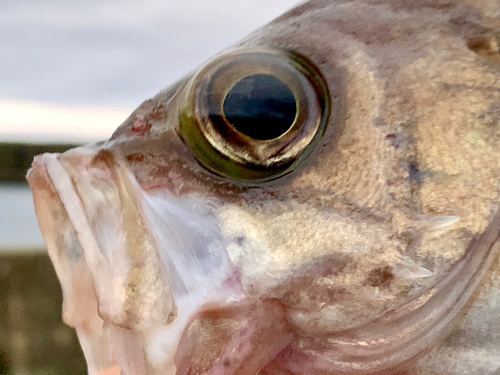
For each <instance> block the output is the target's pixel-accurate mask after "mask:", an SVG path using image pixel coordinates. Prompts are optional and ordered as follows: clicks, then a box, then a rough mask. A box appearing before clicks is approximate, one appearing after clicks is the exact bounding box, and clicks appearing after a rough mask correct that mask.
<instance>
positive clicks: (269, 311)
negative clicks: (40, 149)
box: [28, 146, 293, 375]
mask: <svg viewBox="0 0 500 375" xmlns="http://www.w3.org/2000/svg"><path fill="white" fill-rule="evenodd" d="M117 160H118V159H117V158H116V157H115V156H114V155H113V154H112V153H111V152H109V151H106V150H102V149H101V150H98V149H96V148H95V147H94V146H87V147H83V148H78V149H75V150H71V151H68V152H67V153H65V154H63V155H58V154H44V155H41V156H38V157H37V158H36V159H35V161H34V162H33V166H32V169H31V170H30V172H29V173H28V181H29V183H30V186H31V188H32V190H33V192H34V193H33V194H34V201H35V209H36V213H37V217H38V220H39V222H40V228H41V230H42V234H43V236H44V238H45V240H46V243H47V247H48V250H49V255H50V257H51V259H52V262H53V264H54V267H55V269H56V273H57V275H58V277H59V280H60V282H61V286H62V290H63V297H64V306H63V319H64V321H65V322H66V323H67V324H68V325H70V326H72V327H74V328H75V329H76V331H77V334H78V337H79V339H80V342H81V345H82V348H83V351H84V353H85V357H86V359H87V362H88V368H89V373H90V374H94V373H97V372H99V371H102V370H104V369H106V368H109V367H112V366H119V367H120V368H121V371H122V373H123V374H156V373H161V374H175V373H186V374H187V373H188V372H189V371H190V369H191V368H193V367H196V366H198V367H199V366H210V367H212V372H211V373H213V374H230V373H238V374H243V373H245V374H247V373H248V374H249V375H250V374H254V373H256V372H257V371H259V370H260V369H261V368H262V367H264V366H265V365H266V364H267V363H268V362H269V361H271V360H272V359H273V358H274V357H275V356H276V355H277V354H278V353H279V351H281V350H282V349H283V348H284V347H285V346H286V345H288V343H289V342H290V341H291V339H292V336H293V335H292V334H291V332H290V329H289V328H288V325H287V324H286V320H285V315H284V311H283V309H282V307H281V306H280V305H279V304H278V303H275V302H272V301H256V300H252V299H251V298H245V296H244V295H243V293H242V290H241V282H240V280H239V276H238V270H237V269H236V267H235V266H234V265H233V264H232V263H231V261H230V260H229V257H228V256H227V253H226V249H225V244H224V239H223V237H222V236H221V234H220V232H219V229H218V227H217V225H216V222H215V221H214V218H213V216H211V215H209V214H205V215H204V214H199V213H197V212H195V211H194V210H193V209H192V207H191V205H193V204H194V205H198V206H199V204H200V202H196V201H191V202H189V201H187V202H186V201H180V200H179V199H178V197H174V196H172V195H171V194H169V193H168V192H165V191H162V192H161V194H156V195H155V194H148V193H146V192H145V191H144V190H143V189H142V188H141V187H140V186H139V184H138V183H137V181H136V180H135V178H134V176H133V174H132V173H131V172H130V171H129V170H128V169H127V167H126V166H125V165H123V164H121V163H120V162H119V161H117ZM205 212H206V210H205ZM242 328H244V329H242ZM214 335H215V336H214ZM207 336H208V337H210V338H211V340H213V339H214V337H215V339H217V338H218V339H219V340H218V343H219V351H220V352H218V353H214V354H213V355H212V356H208V357H207V355H206V352H205V351H204V350H205V348H204V347H203V346H201V347H200V346H199V345H198V341H199V340H201V339H200V338H203V337H207ZM207 345H212V344H209V343H207ZM196 347H197V348H198V349H197V350H198V351H197V350H196ZM235 348H238V349H237V350H235ZM200 349H201V352H200ZM216 354H217V355H216ZM221 354H224V355H223V356H220V355H221ZM219 362H220V363H219ZM242 368H244V369H245V370H244V372H242V371H243V370H242Z"/></svg>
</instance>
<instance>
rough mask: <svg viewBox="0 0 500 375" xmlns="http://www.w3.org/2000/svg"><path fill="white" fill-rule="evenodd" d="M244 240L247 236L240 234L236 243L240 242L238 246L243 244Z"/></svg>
mask: <svg viewBox="0 0 500 375" xmlns="http://www.w3.org/2000/svg"><path fill="white" fill-rule="evenodd" d="M243 242H245V237H243V236H239V237H238V238H236V243H237V244H238V246H242V245H243Z"/></svg>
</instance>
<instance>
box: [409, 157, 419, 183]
mask: <svg viewBox="0 0 500 375" xmlns="http://www.w3.org/2000/svg"><path fill="white" fill-rule="evenodd" d="M408 175H409V179H410V182H416V183H417V184H420V183H421V182H422V181H421V175H420V169H418V165H417V163H416V162H410V164H409V165H408Z"/></svg>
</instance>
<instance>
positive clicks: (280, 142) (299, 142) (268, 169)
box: [179, 49, 330, 182]
mask: <svg viewBox="0 0 500 375" xmlns="http://www.w3.org/2000/svg"><path fill="white" fill-rule="evenodd" d="M256 77H257V78H258V77H260V78H258V79H260V81H261V82H264V81H267V82H271V83H270V84H271V85H274V88H276V87H278V86H277V85H280V84H281V86H280V87H281V88H282V90H281V91H283V92H285V91H286V90H288V91H289V93H287V94H286V95H287V96H286V98H287V100H288V101H290V100H291V99H290V94H291V95H292V96H293V100H294V102H295V113H294V116H293V121H291V123H290V124H289V126H288V128H285V127H283V124H282V125H281V126H282V129H284V130H285V131H278V132H276V129H275V130H274V133H270V134H274V135H277V136H269V137H268V136H266V135H264V136H262V137H261V138H263V139H257V138H254V137H251V136H250V135H249V133H250V132H248V131H247V132H245V131H242V129H239V128H238V126H235V124H233V123H231V121H229V120H228V117H227V116H226V113H225V109H224V104H225V103H226V100H227V98H228V95H229V94H230V93H231V91H232V90H233V89H234V88H235V87H236V86H237V85H238V84H241V82H243V81H244V80H252V79H253V80H257V78H256ZM263 80H264V81H263ZM276 82H279V83H276ZM270 87H272V86H270ZM283 87H284V88H283ZM275 91H276V90H275ZM270 95H275V94H270ZM285 104H286V103H285ZM290 108H291V107H290V103H288V112H290V111H291V109H290ZM329 111H330V100H329V91H328V86H327V84H326V80H325V79H324V78H323V76H322V75H321V73H320V72H319V70H318V69H317V68H315V67H314V65H313V64H312V63H311V62H310V61H309V60H308V59H306V58H305V57H303V56H301V55H299V54H297V53H293V52H285V51H275V50H263V49H245V50H239V51H236V52H233V53H229V54H226V55H223V56H221V57H219V58H216V59H215V60H213V61H211V62H209V63H208V64H207V65H206V66H205V67H203V68H202V69H201V70H200V71H199V72H198V73H197V74H195V75H194V76H193V78H192V79H191V80H190V81H189V83H188V85H187V86H186V90H185V97H184V106H182V108H181V111H180V127H179V130H180V135H181V137H182V139H183V140H184V141H185V143H186V144H187V145H188V146H189V147H190V148H191V150H192V151H193V153H194V154H195V156H196V157H197V159H198V160H199V161H200V163H201V164H202V165H204V166H205V167H206V168H207V169H209V170H210V171H212V172H214V173H216V174H219V175H222V176H226V177H231V178H235V179H239V180H247V181H248V180H249V181H254V182H260V181H265V180H269V179H273V178H277V177H279V176H281V175H283V174H285V173H288V172H290V171H291V170H293V169H294V168H295V167H296V165H297V164H298V163H299V162H300V161H301V160H303V159H304V158H305V157H307V155H309V154H310V152H312V150H313V149H314V146H315V145H316V144H317V142H318V141H319V139H320V138H321V136H322V135H323V132H324V127H325V126H326V122H327V118H328V116H329ZM288 112H287V113H288ZM290 113H291V112H290ZM290 113H289V114H286V115H285V119H286V121H288V122H290V118H291V115H290ZM281 115H282V113H279V114H278V116H281ZM287 116H288V117H287ZM256 121H257V120H256ZM286 121H285V123H284V124H285V125H284V126H286ZM261 127H262V126H261ZM254 133H255V132H254ZM255 134H257V133H255ZM259 134H260V133H259Z"/></svg>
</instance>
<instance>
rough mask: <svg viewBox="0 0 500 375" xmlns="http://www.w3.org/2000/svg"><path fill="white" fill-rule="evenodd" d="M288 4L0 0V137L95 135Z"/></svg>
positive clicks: (105, 133) (290, 1)
mask: <svg viewBox="0 0 500 375" xmlns="http://www.w3.org/2000/svg"><path fill="white" fill-rule="evenodd" d="M296 2H297V1H296V0H248V1H232V0H184V1H182V2H181V1H178V0H146V1H141V2H139V1H133V0H3V1H1V2H0V35H2V38H0V51H2V54H0V142H2V141H3V142H5V141H26V142H38V143H40V142H43V143H47V142H66V141H73V142H74V141H80V142H87V141H93V140H97V139H104V138H107V137H109V136H110V134H111V133H112V132H113V130H114V129H115V128H116V127H117V126H118V125H119V124H120V123H121V122H122V121H123V120H125V118H127V117H128V115H129V114H130V112H131V111H132V110H134V108H136V107H137V106H138V105H139V104H140V103H141V102H142V101H143V100H145V99H147V98H149V97H151V96H153V95H154V94H155V93H156V92H158V91H159V90H161V89H162V88H164V87H166V86H168V85H169V84H171V83H173V82H175V81H176V80H177V79H179V78H181V77H182V76H183V75H185V74H186V73H188V72H189V71H191V70H192V69H194V68H196V67H197V66H199V65H200V64H201V63H203V62H204V61H206V60H207V59H208V58H210V56H211V55H213V54H215V53H217V52H218V51H219V50H221V49H223V48H225V47H228V46H230V45H231V44H233V43H234V42H236V41H237V40H238V39H240V38H242V37H243V36H245V35H246V34H248V33H249V32H251V31H253V30H254V29H256V28H257V27H259V26H261V25H263V24H265V23H266V22H268V21H270V20H272V19H273V18H275V17H276V16H278V15H280V14H281V13H283V12H284V11H285V10H287V9H289V8H291V7H292V6H293V5H294V4H295V3H296Z"/></svg>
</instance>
